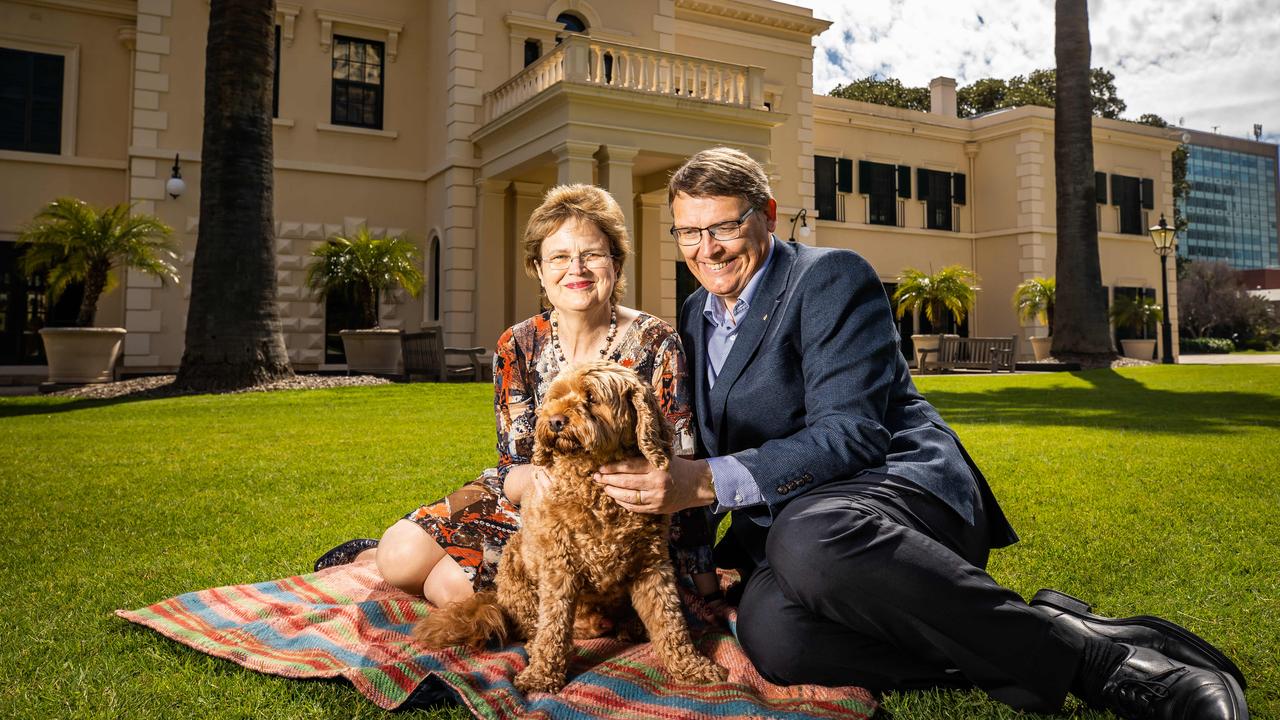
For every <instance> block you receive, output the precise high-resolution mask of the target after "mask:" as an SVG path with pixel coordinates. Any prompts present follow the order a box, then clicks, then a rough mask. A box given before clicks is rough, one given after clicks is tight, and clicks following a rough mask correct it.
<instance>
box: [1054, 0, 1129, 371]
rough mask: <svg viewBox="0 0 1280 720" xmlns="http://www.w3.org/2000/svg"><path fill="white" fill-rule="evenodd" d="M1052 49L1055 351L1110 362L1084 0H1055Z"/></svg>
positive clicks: (1086, 359) (1087, 14)
mask: <svg viewBox="0 0 1280 720" xmlns="http://www.w3.org/2000/svg"><path fill="white" fill-rule="evenodd" d="M1054 54H1055V56H1056V59H1057V68H1058V70H1057V83H1058V88H1057V104H1056V105H1055V107H1054V111H1053V124H1054V133H1053V159H1054V180H1055V182H1056V185H1057V222H1058V251H1057V259H1056V268H1055V272H1056V275H1057V280H1058V290H1057V296H1056V298H1055V302H1056V304H1057V307H1056V308H1054V309H1055V310H1056V318H1055V320H1056V321H1057V322H1056V323H1055V324H1054V327H1053V355H1054V357H1058V358H1062V357H1064V356H1067V357H1072V356H1074V357H1076V358H1078V359H1081V360H1084V361H1086V362H1088V363H1089V364H1095V363H1100V362H1107V361H1108V360H1109V358H1110V357H1111V356H1113V355H1114V354H1115V347H1114V345H1113V344H1112V341H1111V331H1110V327H1109V325H1108V324H1107V310H1106V291H1105V290H1104V289H1103V287H1102V270H1101V265H1100V262H1099V259H1098V218H1097V214H1096V209H1095V208H1094V204H1095V197H1094V180H1093V172H1094V171H1093V113H1092V108H1093V100H1092V97H1091V95H1090V93H1089V82H1090V76H1089V7H1088V2H1087V0H1056V21H1055V43H1054Z"/></svg>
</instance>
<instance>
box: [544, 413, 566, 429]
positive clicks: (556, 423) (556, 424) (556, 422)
mask: <svg viewBox="0 0 1280 720" xmlns="http://www.w3.org/2000/svg"><path fill="white" fill-rule="evenodd" d="M547 424H548V425H550V426H551V430H552V431H553V432H560V431H561V430H563V429H564V426H565V425H568V424H569V418H567V417H565V416H563V415H552V416H551V417H549V418H547Z"/></svg>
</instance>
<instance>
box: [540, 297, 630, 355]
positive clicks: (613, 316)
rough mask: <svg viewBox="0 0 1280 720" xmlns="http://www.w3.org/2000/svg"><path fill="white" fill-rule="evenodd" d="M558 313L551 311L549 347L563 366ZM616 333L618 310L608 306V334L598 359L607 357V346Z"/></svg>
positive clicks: (610, 343) (611, 343)
mask: <svg viewBox="0 0 1280 720" xmlns="http://www.w3.org/2000/svg"><path fill="white" fill-rule="evenodd" d="M557 313H558V311H556V310H552V311H551V347H553V348H555V351H556V358H557V359H558V360H559V361H560V364H561V365H563V364H564V350H561V349H560V321H559V315H558V314H557ZM617 333H618V308H617V307H616V306H614V305H610V306H609V334H608V335H605V337H604V347H602V348H600V359H601V360H603V359H604V358H606V357H608V355H609V346H611V345H613V336H614V335H616V334H617Z"/></svg>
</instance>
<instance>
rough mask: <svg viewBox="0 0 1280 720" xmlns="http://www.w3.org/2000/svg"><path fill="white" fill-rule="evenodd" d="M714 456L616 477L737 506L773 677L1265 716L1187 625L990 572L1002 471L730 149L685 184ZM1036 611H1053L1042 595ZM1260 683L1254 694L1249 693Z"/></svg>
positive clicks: (876, 285) (1051, 704)
mask: <svg viewBox="0 0 1280 720" xmlns="http://www.w3.org/2000/svg"><path fill="white" fill-rule="evenodd" d="M669 199H670V203H671V210H672V214H673V217H674V227H673V228H672V235H673V236H674V237H675V240H676V242H678V243H679V246H680V250H681V252H682V253H683V255H684V260H685V263H686V264H687V265H688V267H689V269H690V270H691V271H692V272H693V274H694V276H695V277H697V278H698V280H699V281H700V282H701V283H702V287H703V289H701V290H699V291H698V292H696V293H694V294H693V295H692V296H691V297H690V298H689V299H688V301H686V302H685V305H684V308H683V310H682V312H681V327H682V330H681V333H682V337H683V340H684V346H685V351H686V353H687V355H688V358H689V366H690V377H691V381H692V395H693V397H694V407H695V410H696V415H697V420H698V431H699V444H700V451H701V452H700V457H702V458H704V459H700V460H682V459H677V460H676V461H675V462H674V463H673V464H672V466H671V469H670V471H669V472H660V471H657V470H654V469H653V468H652V467H651V466H649V465H647V464H646V463H642V462H637V461H629V462H627V463H620V464H616V465H612V466H606V467H604V468H601V474H600V482H602V483H604V484H605V486H606V487H605V489H606V492H608V493H609V494H610V496H611V497H613V498H614V499H615V500H617V501H618V502H619V503H621V504H622V505H624V506H626V507H629V508H632V509H634V510H637V511H641V512H672V511H675V510H679V509H682V508H686V507H695V506H699V505H710V506H712V508H713V509H715V510H717V511H720V512H723V511H728V510H731V511H732V522H731V525H730V528H729V531H728V533H727V535H726V537H725V539H724V540H723V541H722V542H721V544H720V546H719V547H717V558H718V559H719V560H720V561H721V564H722V565H726V564H727V565H730V566H733V567H736V568H738V569H739V570H740V571H741V572H742V575H743V578H744V579H745V581H746V582H745V587H744V589H743V591H742V595H741V600H740V604H739V612H738V635H739V639H740V640H741V642H742V644H743V647H744V648H745V650H746V652H747V654H748V655H749V656H750V657H751V658H752V660H753V662H754V663H755V664H756V666H757V667H758V668H759V670H760V672H761V673H762V674H763V675H764V676H765V677H767V678H769V679H771V680H773V681H775V682H780V683H805V682H809V683H820V684H825V685H850V684H859V685H863V686H866V687H869V688H872V689H875V690H882V691H883V690H897V689H909V688H924V687H935V686H955V685H976V686H977V687H980V688H982V689H983V690H985V691H986V692H987V693H988V694H990V695H991V696H992V697H994V698H996V699H997V700H1000V701H1002V702H1005V703H1007V704H1009V705H1011V706H1013V707H1015V708H1018V709H1025V710H1030V711H1037V712H1054V711H1056V710H1058V709H1059V708H1060V707H1061V705H1062V702H1063V700H1064V698H1065V696H1066V694H1067V693H1068V692H1072V693H1074V694H1076V695H1077V696H1079V697H1080V698H1082V699H1083V700H1085V701H1086V702H1088V703H1089V704H1091V705H1093V706H1096V707H1107V708H1110V709H1111V710H1113V711H1115V712H1116V713H1117V714H1119V715H1120V716H1121V717H1126V718H1128V717H1156V718H1179V719H1182V718H1185V719H1187V720H1190V719H1191V718H1195V719H1197V720H1205V719H1210V718H1212V719H1215V720H1216V719H1219V718H1221V719H1228V718H1229V719H1230V720H1243V719H1244V718H1247V717H1248V710H1247V708H1246V706H1245V701H1244V693H1243V692H1242V690H1241V686H1240V683H1238V682H1237V679H1236V678H1235V677H1233V674H1234V675H1237V676H1238V675H1239V670H1238V669H1237V668H1236V667H1235V665H1234V664H1232V663H1231V661H1230V660H1229V659H1227V658H1226V657H1225V656H1223V655H1222V654H1221V653H1219V652H1218V651H1217V650H1216V649H1215V648H1213V647H1212V646H1211V645H1209V644H1208V643H1207V642H1205V641H1203V640H1201V639H1200V638H1197V637H1196V636H1194V635H1192V634H1190V633H1189V632H1187V631H1186V630H1183V629H1182V628H1179V627H1177V626H1175V625H1173V624H1172V623H1168V622H1167V621H1161V620H1156V619H1150V618H1130V619H1123V620H1113V619H1109V618H1100V617H1098V616H1094V615H1089V614H1088V613H1087V610H1088V607H1087V606H1086V605H1084V604H1083V603H1080V602H1079V601H1077V600H1075V599H1074V598H1070V597H1069V596H1066V595H1062V594H1060V593H1054V592H1052V591H1042V595H1039V596H1037V597H1038V599H1039V601H1040V602H1039V603H1038V604H1040V605H1041V607H1033V606H1029V605H1028V604H1027V603H1026V602H1024V601H1023V600H1022V598H1020V597H1019V596H1018V595H1017V594H1015V593H1014V592H1012V591H1010V590H1008V589H1006V588H1004V587H1001V586H1000V585H998V584H996V582H995V581H994V580H992V578H991V577H990V576H989V575H988V574H987V573H986V572H985V571H984V570H983V568H984V567H985V566H986V562H987V554H988V551H989V550H990V549H991V548H995V547H1002V546H1005V545H1009V544H1011V543H1013V542H1015V541H1016V539H1017V537H1016V535H1015V534H1014V532H1013V529H1012V528H1011V527H1010V526H1009V523H1008V522H1006V520H1005V517H1004V515H1003V513H1002V512H1001V511H1000V507H999V505H998V504H997V503H996V500H995V498H994V497H993V496H992V494H991V491H990V489H989V488H988V486H987V482H986V480H985V479H984V478H983V476H982V473H981V472H979V471H978V468H977V467H976V466H975V465H974V463H973V461H972V460H971V459H970V458H969V456H968V454H967V453H966V452H965V450H964V448H963V446H962V445H961V444H960V441H959V439H958V438H957V436H956V435H955V433H954V432H953V431H952V430H951V429H950V428H949V427H948V426H947V425H946V423H945V422H943V420H942V418H941V417H940V416H939V415H938V413H937V411H936V410H934V408H933V407H932V406H931V405H930V404H929V403H928V402H927V401H925V399H924V398H923V397H922V396H921V395H920V394H919V393H918V392H917V391H916V389H915V386H914V385H913V383H912V382H911V377H910V374H909V372H908V370H907V366H906V361H905V360H904V358H903V356H902V354H901V352H900V351H899V347H898V336H897V331H896V328H895V326H894V323H893V319H892V316H891V313H890V308H889V304H888V301H887V298H886V297H885V293H884V290H883V287H882V286H881V284H880V280H879V278H878V277H877V275H876V273H875V271H874V270H873V269H872V268H871V267H870V265H868V264H867V263H866V261H864V260H863V259H862V258H861V257H859V256H858V255H857V254H855V253H853V252H850V251H844V250H831V249H815V248H809V247H806V246H804V245H797V244H791V243H783V242H779V241H778V240H777V239H776V238H774V237H773V235H772V232H773V230H774V227H775V225H776V223H777V206H776V203H775V201H774V199H773V197H772V194H771V191H770V189H769V184H768V179H767V176H766V175H765V174H764V171H763V169H762V168H761V167H760V166H759V164H757V163H756V162H755V161H754V160H752V159H751V158H750V157H748V156H747V155H745V154H744V153H742V152H739V151H737V150H732V149H729V148H714V149H711V150H706V151H704V152H701V153H699V154H697V155H695V156H694V157H692V158H690V160H689V161H688V162H687V163H686V164H685V165H684V166H682V167H681V168H680V169H679V170H678V171H677V172H676V173H675V174H674V175H673V176H672V178H671V182H670V186H669ZM1033 602H1035V601H1033ZM1240 680H1241V682H1242V681H1243V678H1240Z"/></svg>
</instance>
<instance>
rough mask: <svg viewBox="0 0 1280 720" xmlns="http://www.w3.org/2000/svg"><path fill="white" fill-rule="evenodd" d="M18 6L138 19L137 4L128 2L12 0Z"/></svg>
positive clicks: (125, 0)
mask: <svg viewBox="0 0 1280 720" xmlns="http://www.w3.org/2000/svg"><path fill="white" fill-rule="evenodd" d="M13 1H14V2H15V3H18V4H20V5H34V6H35V7H43V8H52V9H54V10H66V11H67V12H78V13H85V14H88V15H101V16H103V17H113V18H121V19H123V20H133V19H135V18H137V17H138V3H137V2H130V1H129V0H13Z"/></svg>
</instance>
